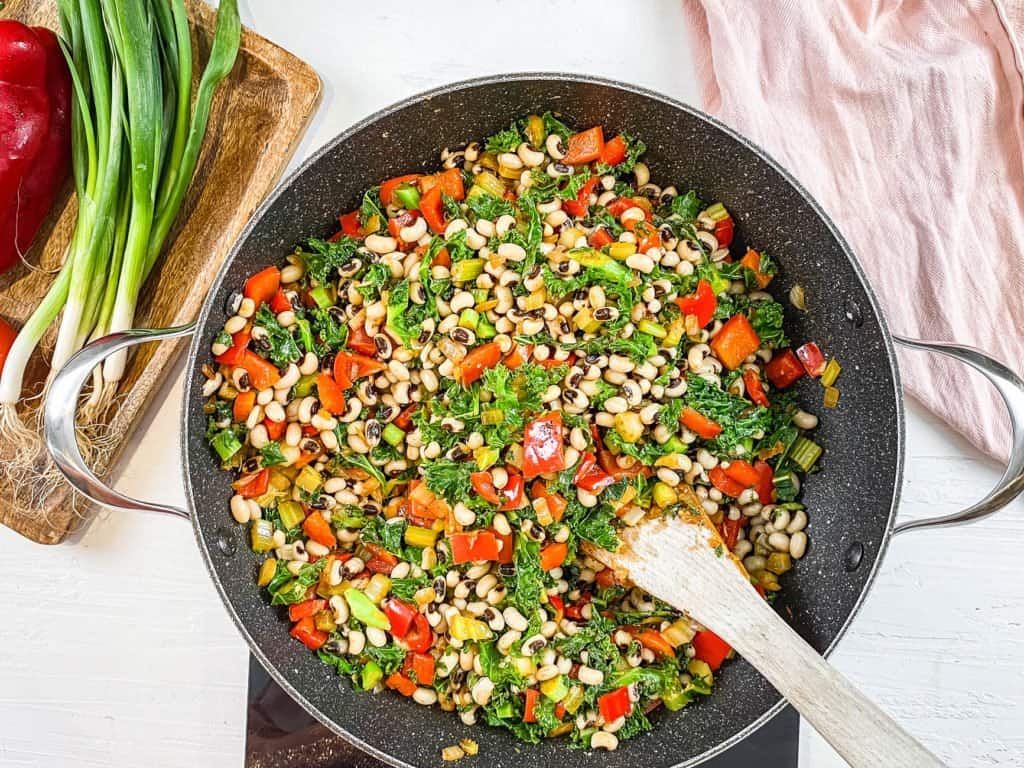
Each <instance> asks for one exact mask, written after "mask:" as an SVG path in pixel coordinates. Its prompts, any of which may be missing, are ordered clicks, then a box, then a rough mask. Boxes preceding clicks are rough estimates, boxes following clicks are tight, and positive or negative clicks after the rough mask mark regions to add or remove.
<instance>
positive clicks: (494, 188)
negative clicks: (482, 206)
mask: <svg viewBox="0 0 1024 768" xmlns="http://www.w3.org/2000/svg"><path fill="white" fill-rule="evenodd" d="M477 187H479V188H481V189H482V190H483V191H484V192H486V193H487V194H489V195H494V196H495V197H504V196H505V185H504V184H503V183H502V182H501V181H500V180H499V179H498V177H497V176H495V175H494V174H493V173H490V172H489V171H481V172H480V173H478V174H477V175H476V176H474V177H473V188H471V189H470V190H469V193H470V194H473V189H475V188H477Z"/></svg>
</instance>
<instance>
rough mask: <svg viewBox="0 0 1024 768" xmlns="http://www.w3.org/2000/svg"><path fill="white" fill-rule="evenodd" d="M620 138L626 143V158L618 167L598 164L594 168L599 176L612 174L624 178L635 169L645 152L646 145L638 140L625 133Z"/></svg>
mask: <svg viewBox="0 0 1024 768" xmlns="http://www.w3.org/2000/svg"><path fill="white" fill-rule="evenodd" d="M622 138H623V139H625V141H626V158H625V159H624V160H623V161H622V162H621V163H619V164H618V165H608V164H607V163H598V164H597V167H596V168H595V170H596V171H597V173H599V174H601V175H604V174H606V173H614V174H615V175H616V176H624V175H626V174H627V173H632V172H633V168H635V167H636V163H637V160H639V159H640V155H642V154H643V153H644V152H646V151H647V145H646V144H644V143H643V142H642V141H640V139H638V138H636V137H634V136H630V135H629V134H626V133H624V134H622Z"/></svg>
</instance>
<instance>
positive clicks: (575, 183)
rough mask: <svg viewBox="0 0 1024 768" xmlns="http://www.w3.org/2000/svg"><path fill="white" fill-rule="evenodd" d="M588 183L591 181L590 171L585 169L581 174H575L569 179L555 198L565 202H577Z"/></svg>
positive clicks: (556, 193)
mask: <svg viewBox="0 0 1024 768" xmlns="http://www.w3.org/2000/svg"><path fill="white" fill-rule="evenodd" d="M588 181H590V171H589V170H588V169H587V168H583V169H582V170H580V172H579V173H574V174H573V175H572V176H570V177H569V179H568V181H566V183H565V186H564V187H562V188H561V189H559V190H558V191H557V192H555V197H560V198H562V199H563V200H575V199H576V198H577V197H579V194H580V190H581V189H583V186H584V185H585V184H586V183H587V182H588Z"/></svg>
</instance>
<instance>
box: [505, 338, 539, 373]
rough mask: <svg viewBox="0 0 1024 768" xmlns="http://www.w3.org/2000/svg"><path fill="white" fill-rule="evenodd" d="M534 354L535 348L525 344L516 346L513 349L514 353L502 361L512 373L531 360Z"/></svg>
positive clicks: (510, 353)
mask: <svg viewBox="0 0 1024 768" xmlns="http://www.w3.org/2000/svg"><path fill="white" fill-rule="evenodd" d="M532 352H533V347H530V346H528V345H524V344H516V345H515V346H514V347H512V351H511V352H509V353H508V354H507V355H506V356H505V359H504V360H502V363H504V365H505V367H506V368H508V369H509V370H510V371H514V370H515V369H516V368H518V367H519V366H520V365H522V364H523V363H525V362H526V361H527V360H529V359H530V355H531V354H532Z"/></svg>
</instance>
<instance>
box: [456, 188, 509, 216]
mask: <svg viewBox="0 0 1024 768" xmlns="http://www.w3.org/2000/svg"><path fill="white" fill-rule="evenodd" d="M475 190H476V191H471V194H469V195H468V196H467V197H466V205H468V206H469V210H471V211H472V212H473V213H475V214H476V216H477V218H478V219H488V220H489V221H494V220H495V219H497V218H498V217H499V216H504V215H508V216H511V215H513V214H515V211H516V209H515V206H513V205H512V203H510V202H509V201H508V200H504V199H502V198H500V197H496V196H494V195H492V194H490V193H489V192H485V191H484V190H482V189H481V188H479V187H477V188H475Z"/></svg>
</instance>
